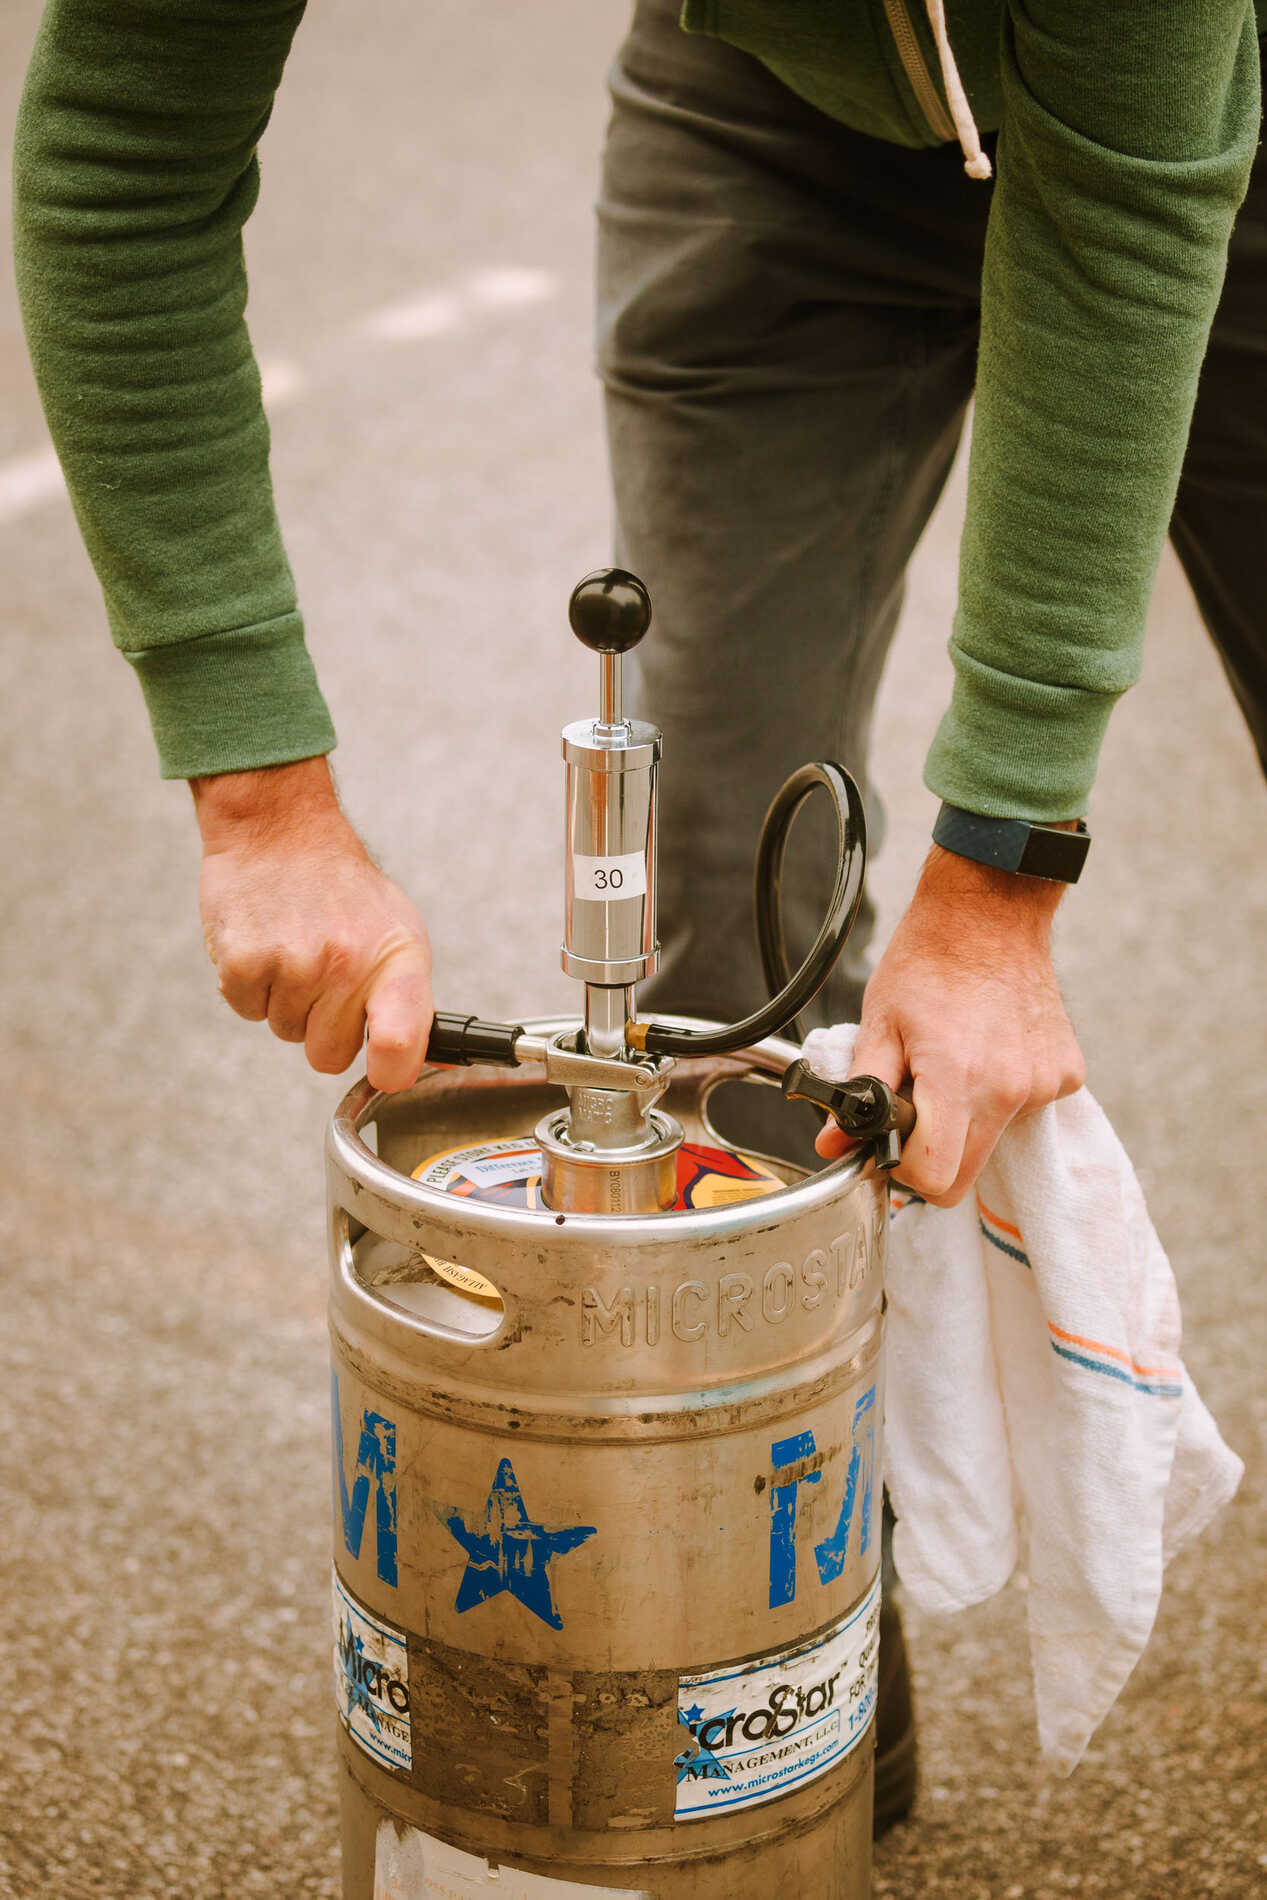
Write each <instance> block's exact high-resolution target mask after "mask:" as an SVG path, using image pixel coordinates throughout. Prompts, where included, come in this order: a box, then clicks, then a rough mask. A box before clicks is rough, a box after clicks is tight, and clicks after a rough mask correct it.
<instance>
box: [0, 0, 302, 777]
mask: <svg viewBox="0 0 1267 1900" xmlns="http://www.w3.org/2000/svg"><path fill="white" fill-rule="evenodd" d="M302 12H303V0H125V3H123V4H119V3H118V0H51V4H50V5H49V7H48V10H47V12H46V14H45V18H44V23H43V26H42V28H41V31H40V35H39V39H38V41H37V44H36V48H35V52H34V55H33V58H32V62H31V67H30V71H29V74H28V78H27V85H26V90H25V94H24V99H23V105H22V110H21V114H20V119H19V126H18V137H17V145H16V157H15V212H16V256H17V268H18V282H19V289H20V294H21V298H22V305H23V313H24V317H25V320H26V325H27V333H28V339H29V342H30V346H31V353H32V359H33V361H34V364H35V370H36V375H37V378H38V381H39V385H40V391H41V394H42V396H43V399H44V404H45V410H46V414H47V416H48V422H49V427H50V430H51V432H52V435H53V439H54V442H55V444H56V446H57V449H58V453H59V455H60V456H61V459H62V463H63V467H64V469H65V471H66V476H67V481H68V483H69V486H70V490H71V494H72V498H73V500H74V503H75V507H76V512H77V514H78V517H79V521H80V525H81V528H82V530H83V533H84V538H85V542H86V544H87V547H88V551H89V554H90V555H91V557H92V560H93V562H94V565H95V566H96V569H97V572H98V575H99V577H100V579H101V582H102V586H103V589H104V591H105V596H106V604H107V611H108V614H109V618H110V623H111V630H112V632H113V635H114V638H115V640H116V642H117V644H118V645H119V646H120V647H121V648H122V649H123V651H124V652H125V653H126V655H127V656H128V658H129V659H130V660H131V661H132V662H133V664H134V665H135V666H136V668H137V670H138V673H139V674H140V677H141V681H142V685H143V687H144V689H145V692H146V696H147V699H148V701H149V704H150V710H151V715H152V717H153V719H154V723H155V730H156V736H157V737H158V740H159V746H160V752H161V754H162V757H163V765H164V770H165V771H166V772H167V774H168V775H169V776H179V777H185V776H190V775H192V774H195V773H205V772H215V771H222V770H227V769H229V768H231V767H233V766H235V765H256V764H267V763H272V762H275V761H279V760H284V759H295V758H300V757H304V756H308V755H311V754H313V753H316V752H320V751H324V750H328V749H329V746H330V745H331V744H332V743H333V732H332V730H331V728H330V724H329V718H328V715H327V713H326V711H325V707H324V704H323V702H322V700H321V696H320V693H319V692H318V690H317V686H316V682H315V678H314V676H313V673H312V668H311V664H310V662H309V660H308V657H307V654H306V651H305V649H304V645H303V629H302V624H301V622H300V619H299V615H298V611H297V606H296V600H295V590H294V584H293V581H292V579H291V575H290V569H289V566H288V563H287V561H286V556H285V552H284V550H283V547H282V543H281V538H280V534H279V531H278V527H277V521H276V516H275V512H274V508H273V500H272V489H271V483H270V478H269V470H268V448H269V439H268V428H267V424H266V421H265V418H264V413H263V408H262V405H261V401H260V388H259V376H258V372H257V370H256V366H255V361H254V358H253V355H252V352H251V346H250V340H249V337H248V335H247V329H246V322H245V315H244V312H245V303H246V277H245V269H244V265H243V258H242V227H243V224H244V222H245V220H246V218H247V217H248V216H249V214H250V211H251V209H252V206H253V204H254V202H255V195H256V189H257V164H256V158H255V149H256V145H257V142H258V140H259V137H260V134H261V133H262V131H263V129H264V126H265V124H266V123H267V119H268V114H269V111H270V108H271V104H272V99H273V93H274V90H275V88H276V85H277V82H278V79H279V78H280V75H281V71H282V67H283V64H284V61H285V58H286V53H287V51H288V48H289V45H290V41H291V37H292V35H293V33H294V30H295V27H296V26H297V25H298V22H299V19H300V17H301V15H302Z"/></svg>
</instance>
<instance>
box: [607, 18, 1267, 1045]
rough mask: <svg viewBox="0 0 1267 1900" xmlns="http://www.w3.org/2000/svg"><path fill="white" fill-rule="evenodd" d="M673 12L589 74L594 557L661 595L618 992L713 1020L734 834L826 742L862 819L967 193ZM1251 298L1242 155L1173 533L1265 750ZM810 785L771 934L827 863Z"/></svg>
mask: <svg viewBox="0 0 1267 1900" xmlns="http://www.w3.org/2000/svg"><path fill="white" fill-rule="evenodd" d="M677 12H678V7H677V4H676V0H640V4H639V5H638V6H637V9H636V12H635V16H634V21H633V24H632V27H631V30H630V34H629V37H628V39H627V40H626V42H625V45H624V47H623V48H622V50H621V53H620V55H619V57H618V59H617V62H616V65H615V68H614V70H613V74H612V81H611V84H612V97H613V102H614V113H613V117H612V121H611V127H610V132H609V137H608V143H607V149H606V155H605V161H604V169H603V182H602V192H601V198H600V204H599V251H598V300H599V301H598V352H599V365H600V369H601V373H602V376H603V380H604V383H605V386H606V392H607V419H608V433H609V440H610V448H611V460H612V472H613V484H614V493H615V504H616V518H617V559H618V560H620V561H621V562H622V563H623V564H624V565H626V566H628V567H630V568H632V569H633V571H634V572H635V573H636V574H639V575H640V576H641V577H642V578H643V579H644V580H645V581H646V583H647V585H648V587H649V588H650V591H651V596H652V600H653V602H654V605H655V622H654V626H653V630H652V633H651V635H650V636H649V638H648V639H647V641H646V642H645V644H644V645H643V647H642V648H641V649H640V650H639V652H638V655H637V656H636V662H635V665H634V667H633V668H631V671H633V672H634V675H635V677H634V680H633V683H632V697H633V701H634V703H635V705H636V709H637V711H638V713H639V715H640V716H641V717H645V718H650V719H653V720H654V721H655V722H656V723H657V724H658V725H659V726H660V727H661V728H662V729H663V731H664V735H665V761H664V766H663V775H662V799H663V805H662V827H661V837H662V840H663V851H662V858H661V864H662V879H661V902H660V919H661V936H662V939H663V943H664V957H663V962H662V967H661V971H660V973H659V975H658V976H657V977H656V979H655V980H654V982H652V983H649V984H647V985H646V987H645V990H644V991H643V992H642V999H641V1000H642V1001H644V1002H647V1003H651V1002H653V1001H654V1002H655V1003H656V1004H657V1005H658V1006H659V1007H661V1008H669V1007H672V1008H678V1009H687V1010H697V1011H700V1012H701V1013H705V1014H712V1015H719V1016H722V1017H723V1018H728V1019H729V1018H734V1017H737V1016H740V1015H744V1014H746V1013H748V1011H750V1010H751V1009H753V1008H755V1006H756V1004H757V1003H758V1001H759V1000H760V999H761V997H762V996H763V994H764V991H763V987H762V979H761V973H760V966H759V962H758V958H757V952H756V944H755V938H754V934H753V927H752V921H751V896H750V891H751V876H752V860H753V853H754V850H755V847H756V840H757V834H758V832H759V830H760V826H761V819H762V817H763V815H764V812H765V809H766V806H767V805H768V803H769V800H770V799H771V797H772V796H773V795H774V793H775V791H776V790H777V789H778V787H779V785H780V784H781V783H782V781H783V779H784V778H785V777H786V776H787V774H788V773H789V772H791V771H792V770H793V769H794V768H795V767H796V766H798V765H800V764H801V763H803V761H804V760H806V759H810V758H835V759H839V760H840V761H841V762H842V763H843V764H845V765H847V766H848V767H849V769H850V770H851V771H852V772H853V773H854V775H855V777H857V778H858V779H859V781H860V783H861V784H862V786H863V791H864V795H865V796H866V799H867V806H868V812H869V816H870V820H871V830H872V840H873V843H874V842H875V841H876V837H877V834H878V831H879V828H880V827H879V817H880V814H879V808H878V805H877V801H876V799H875V796H874V793H873V792H871V791H870V790H869V789H868V786H867V783H866V762H867V742H868V734H869V729H870V724H871V715H872V707H873V704H874V700H875V694H876V688H877V686H878V683H879V678H880V672H881V669H882V667H883V664H884V659H885V654H886V652H887V649H888V644H889V640H890V638H891V637H892V634H893V630H894V627H895V625H896V622H897V617H898V612H899V609H900V606H901V600H902V586H903V575H904V572H905V569H906V565H907V562H908V561H909V559H910V556H911V553H912V551H913V550H914V547H915V544H916V542H917V541H918V539H919V536H920V534H921V532H922V530H923V528H924V526H925V523H926V522H927V520H928V517H929V515H930V513H931V511H932V509H933V506H934V504H935V502H936V500H937V497H938V495H939V494H940V492H941V489H942V486H943V484H944V482H945V479H946V476H947V473H948V472H949V469H950V464H951V461H952V459H953V457H954V453H955V448H956V445H957V443H958V440H959V436H960V432H961V429H962V426H963V421H964V414H965V411H966V408H967V404H968V401H969V398H970V397H971V394H972V385H973V377H974V371H975V361H976V347H977V328H978V321H979V314H980V285H981V264H982V253H983V248H984V243H985V228H986V219H987V217H988V215H989V209H990V196H991V194H990V188H989V187H988V186H984V185H981V184H979V183H976V182H974V181H973V180H970V179H968V178H967V177H965V175H964V171H963V164H962V159H961V156H960V154H959V152H958V150H957V148H951V147H943V148H940V149H935V150H924V151H907V150H905V149H903V148H902V147H899V146H894V145H888V144H883V145H882V144H879V143H877V142H876V141H875V140H873V139H869V138H865V137H863V136H862V135H860V134H858V133H854V132H850V131H848V130H846V129H845V128H844V127H843V126H839V125H837V124H835V123H834V121H832V120H830V119H828V118H826V117H825V116H824V115H823V114H822V113H820V112H818V111H816V110H815V109H814V108H813V107H812V106H808V105H806V104H804V103H803V102H802V101H800V100H799V99H797V98H796V96H795V95H794V94H792V93H791V92H789V91H788V90H787V88H786V87H785V86H783V85H781V84H780V83H779V81H777V80H776V79H774V78H773V77H772V76H771V75H770V74H769V73H767V72H766V70H765V69H764V67H762V66H761V65H760V64H759V62H757V61H756V60H753V59H751V58H749V57H748V56H747V55H745V54H743V53H739V52H736V51H734V50H733V49H731V48H729V47H726V46H723V45H721V44H719V43H718V42H716V41H713V40H707V39H701V38H698V37H694V36H690V35H687V34H685V33H683V32H681V31H680V29H679V27H678V25H677ZM992 144H993V141H987V145H988V146H992ZM1264 310H1267V161H1264V160H1262V159H1260V161H1259V165H1258V167H1257V168H1256V172H1255V181H1254V185H1253V187H1252V188H1251V197H1250V201H1249V203H1248V204H1247V206H1246V209H1245V211H1244V213H1243V214H1242V218H1241V221H1240V223H1239V225H1238V227H1237V232H1236V236H1235V239H1234V242H1233V251H1232V258H1231V263H1230V268H1229V275H1228V284H1227V288H1226V290H1225V293H1224V299H1223V304H1222V306H1221V308H1220V313H1219V321H1218V322H1217V323H1216V326H1215V332H1214V336H1213V338H1212V341H1211V347H1210V352H1209V355H1208V357H1207V362H1206V369H1205V373H1204V376H1203V381H1202V386H1201V397H1200V400H1199V403H1198V410H1197V417H1196V420H1195V422H1194V425H1193V433H1192V438H1191V444H1190V448H1189V455H1188V462H1187V465H1186V467H1185V475H1184V482H1183V485H1182V487H1181V489H1180V495H1179V501H1178V504H1177V506H1176V511H1175V517H1174V522H1173V525H1172V532H1173V536H1174V541H1175V546H1176V548H1177V549H1178V551H1179V554H1180V557H1181V559H1182V560H1183V562H1184V565H1185V567H1186V569H1187V571H1188V573H1189V576H1190V578H1191V580H1192V582H1193V585H1194V588H1195V590H1196V593H1197V597H1198V600H1199V602H1200V604H1201V607H1202V610H1203V612H1204V614H1205V616H1206V619H1207V622H1208V624H1209V625H1210V627H1211V630H1212V632H1213V633H1214V634H1215V637H1216V639H1217V640H1218V643H1219V647H1220V651H1221V654H1222V657H1223V660H1224V664H1225V665H1226V667H1227V669H1228V672H1229V674H1230V676H1231V679H1232V683H1233V686H1234V688H1235V690H1236V692H1237V695H1238V698H1239V699H1240V701H1241V704H1242V707H1243V708H1244V710H1245V712H1246V716H1247V718H1248V719H1249V721H1250V724H1251V727H1252V729H1253V731H1254V734H1255V737H1256V739H1257V741H1258V744H1259V748H1260V752H1261V753H1262V754H1263V756H1264V758H1265V759H1267V616H1265V615H1264V613H1263V610H1262V606H1261V588H1260V585H1259V580H1258V556H1257V549H1258V547H1259V546H1260V545H1261V543H1262V540H1263V538H1264V535H1265V534H1267V323H1264V320H1263V312H1264ZM922 763H923V762H922V760H921V759H916V758H912V759H910V760H908V761H904V762H903V769H905V770H908V771H909V772H910V773H911V774H912V775H914V774H916V773H918V772H919V771H920V769H921V766H922ZM808 815H809V814H808V812H807V814H806V818H804V819H798V821H797V830H798V831H799V830H801V828H802V826H804V827H805V828H806V830H807V832H809V833H811V834H813V835H810V836H807V837H805V838H803V839H801V840H800V841H799V843H798V842H797V841H796V840H795V837H794V845H793V851H792V853H791V857H790V862H789V875H788V880H787V908H788V917H789V935H790V939H791V946H792V951H793V954H794V955H798V954H800V953H803V951H804V949H805V948H807V947H808V944H809V942H810V940H811V937H812V935H813V932H814V930H815V929H816V927H817V924H818V921H819V918H820V916H821V912H822V909H823V907H824V902H825V899H826V895H827V891H828V888H829V882H830V876H829V871H828V870H827V869H826V868H825V867H824V862H823V857H824V853H823V845H824V844H825V843H826V842H827V841H828V840H829V838H830V832H829V831H824V830H822V829H821V827H820V828H818V829H817V831H815V827H814V826H812V825H809V824H807V819H808ZM828 823H830V821H828ZM869 928H870V916H869V914H867V913H864V916H863V918H862V919H861V920H860V923H859V927H858V929H857V930H856V931H855V933H854V937H853V940H852V942H851V945H850V948H849V950H848V951H847V952H846V956H845V958H844V960H843V962H842V966H841V967H840V969H839V970H838V972H837V974H836V976H835V977H834V978H833V980H832V982H831V984H830V985H829V986H828V989H827V990H826V991H825V992H824V994H823V996H822V997H821V998H820V999H819V1003H818V1004H817V1005H816V1006H815V1009H814V1011H813V1012H811V1015H812V1018H813V1020H816V1021H840V1020H843V1019H845V1018H849V1017H855V1018H856V1015H857V1010H858V1004H859V1001H860V998H861V989H862V985H863V982H864V981H865V976H866V963H865V945H866V938H867V935H868V934H869Z"/></svg>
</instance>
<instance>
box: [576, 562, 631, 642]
mask: <svg viewBox="0 0 1267 1900" xmlns="http://www.w3.org/2000/svg"><path fill="white" fill-rule="evenodd" d="M568 619H569V620H570V621H571V623H572V631H573V633H574V634H575V635H576V637H577V639H578V640H579V641H580V642H581V645H582V646H587V647H590V648H591V649H592V650H593V652H595V653H628V651H629V649H630V647H636V646H637V644H638V642H639V640H641V638H642V636H643V634H644V633H645V632H646V631H647V628H648V627H649V626H650V625H651V596H650V594H648V592H647V590H646V588H645V587H644V586H643V584H642V582H641V581H640V580H639V579H638V576H637V575H636V574H627V573H626V572H625V570H624V568H623V567H600V568H599V569H598V570H597V572H596V573H594V574H587V575H586V576H585V579H584V580H583V581H578V582H577V583H576V586H575V587H574V588H573V589H572V598H571V599H570V600H569V601H568Z"/></svg>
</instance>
